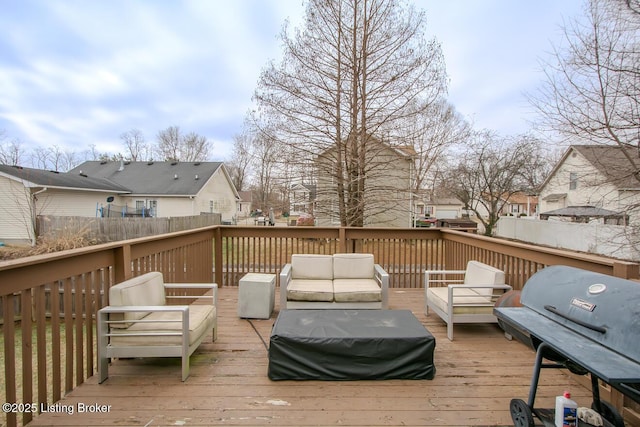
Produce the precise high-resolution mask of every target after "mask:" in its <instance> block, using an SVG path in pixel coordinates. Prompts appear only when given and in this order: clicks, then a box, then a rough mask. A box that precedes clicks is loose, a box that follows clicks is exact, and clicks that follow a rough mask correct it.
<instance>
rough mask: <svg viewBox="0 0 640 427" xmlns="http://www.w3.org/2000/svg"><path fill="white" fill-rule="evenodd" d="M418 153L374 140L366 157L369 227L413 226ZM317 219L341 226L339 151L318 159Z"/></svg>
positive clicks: (366, 219)
mask: <svg viewBox="0 0 640 427" xmlns="http://www.w3.org/2000/svg"><path fill="white" fill-rule="evenodd" d="M415 155H416V153H415V150H414V149H413V147H398V146H393V145H390V144H388V143H385V142H382V141H380V140H379V139H378V138H375V137H371V138H369V141H368V143H367V152H366V153H365V159H366V160H365V163H366V181H365V182H366V183H365V187H364V197H362V203H363V207H362V209H363V211H364V225H365V226H366V227H409V226H411V222H412V212H413V200H412V197H411V187H412V183H413V173H414V158H415ZM316 170H317V173H316V176H317V185H316V204H315V216H316V219H317V224H318V225H320V226H323V225H324V226H329V225H339V224H340V217H339V206H338V192H337V191H338V187H337V182H336V179H335V176H334V173H333V171H335V170H336V149H335V148H330V149H328V150H326V151H325V152H324V153H322V154H321V155H319V156H318V158H317V159H316Z"/></svg>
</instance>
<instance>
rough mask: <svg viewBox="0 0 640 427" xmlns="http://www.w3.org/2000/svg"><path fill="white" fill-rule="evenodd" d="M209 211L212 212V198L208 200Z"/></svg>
mask: <svg viewBox="0 0 640 427" xmlns="http://www.w3.org/2000/svg"><path fill="white" fill-rule="evenodd" d="M209 213H213V200H209Z"/></svg>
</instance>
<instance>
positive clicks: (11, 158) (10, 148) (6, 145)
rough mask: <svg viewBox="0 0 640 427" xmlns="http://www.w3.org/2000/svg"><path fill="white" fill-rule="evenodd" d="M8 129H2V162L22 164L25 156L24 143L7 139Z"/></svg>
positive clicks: (0, 138)
mask: <svg viewBox="0 0 640 427" xmlns="http://www.w3.org/2000/svg"><path fill="white" fill-rule="evenodd" d="M7 139H8V136H7V131H5V130H4V129H0V164H3V165H21V164H22V157H23V154H24V152H23V149H22V143H21V142H20V141H19V140H17V139H13V140H12V141H7Z"/></svg>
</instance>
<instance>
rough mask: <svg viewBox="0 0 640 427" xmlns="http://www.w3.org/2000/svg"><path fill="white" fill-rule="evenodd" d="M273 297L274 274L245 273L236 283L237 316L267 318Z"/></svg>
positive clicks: (271, 311) (274, 287)
mask: <svg viewBox="0 0 640 427" xmlns="http://www.w3.org/2000/svg"><path fill="white" fill-rule="evenodd" d="M275 299H276V275H275V274H263V273H247V274H245V275H244V276H243V277H242V279H240V282H239V284H238V317H243V318H248V319H268V318H270V317H271V313H273V306H274V302H275Z"/></svg>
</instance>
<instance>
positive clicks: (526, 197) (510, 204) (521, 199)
mask: <svg viewBox="0 0 640 427" xmlns="http://www.w3.org/2000/svg"><path fill="white" fill-rule="evenodd" d="M537 213H538V196H535V195H533V194H529V193H525V192H522V191H519V192H517V193H514V194H512V195H511V196H509V198H508V199H507V200H506V201H505V204H504V206H503V208H502V211H501V212H500V214H501V215H513V216H518V217H519V216H527V217H529V216H536V215H537Z"/></svg>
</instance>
